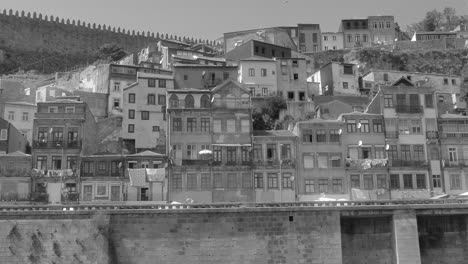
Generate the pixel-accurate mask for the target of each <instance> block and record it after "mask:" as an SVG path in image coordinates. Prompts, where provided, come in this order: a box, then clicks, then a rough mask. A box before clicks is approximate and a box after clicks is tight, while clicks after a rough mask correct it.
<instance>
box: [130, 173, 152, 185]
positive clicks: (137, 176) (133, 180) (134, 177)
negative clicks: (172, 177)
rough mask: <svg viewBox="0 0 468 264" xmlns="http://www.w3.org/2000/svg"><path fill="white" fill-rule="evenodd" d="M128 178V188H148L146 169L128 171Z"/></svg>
mask: <svg viewBox="0 0 468 264" xmlns="http://www.w3.org/2000/svg"><path fill="white" fill-rule="evenodd" d="M128 177H129V178H130V186H133V187H149V184H148V183H147V182H146V169H128Z"/></svg>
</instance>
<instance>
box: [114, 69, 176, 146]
mask: <svg viewBox="0 0 468 264" xmlns="http://www.w3.org/2000/svg"><path fill="white" fill-rule="evenodd" d="M172 89H174V80H173V79H172V76H169V75H161V74H153V73H144V72H139V73H138V79H137V82H136V83H133V84H131V85H129V86H127V87H126V88H124V89H123V94H124V96H123V98H124V101H123V107H122V109H123V113H124V116H123V122H122V127H123V130H122V138H123V139H124V140H127V141H132V142H133V145H134V146H135V149H136V151H137V152H139V151H142V150H154V151H156V152H159V153H166V143H167V142H166V90H172Z"/></svg>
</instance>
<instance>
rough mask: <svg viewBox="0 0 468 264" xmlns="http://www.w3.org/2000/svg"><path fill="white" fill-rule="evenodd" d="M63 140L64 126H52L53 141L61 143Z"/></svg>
mask: <svg viewBox="0 0 468 264" xmlns="http://www.w3.org/2000/svg"><path fill="white" fill-rule="evenodd" d="M62 140H63V127H54V128H52V141H54V142H57V143H61V141H62Z"/></svg>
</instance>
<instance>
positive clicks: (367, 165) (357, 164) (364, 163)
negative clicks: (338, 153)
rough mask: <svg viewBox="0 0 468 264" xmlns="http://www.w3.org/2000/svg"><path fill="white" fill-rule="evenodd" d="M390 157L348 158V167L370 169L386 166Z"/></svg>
mask: <svg viewBox="0 0 468 264" xmlns="http://www.w3.org/2000/svg"><path fill="white" fill-rule="evenodd" d="M387 165H388V159H346V168H348V169H356V170H368V169H375V168H385V167H387Z"/></svg>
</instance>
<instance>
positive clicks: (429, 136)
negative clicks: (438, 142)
mask: <svg viewBox="0 0 468 264" xmlns="http://www.w3.org/2000/svg"><path fill="white" fill-rule="evenodd" d="M426 138H427V139H438V138H439V132H437V131H427V132H426Z"/></svg>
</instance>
